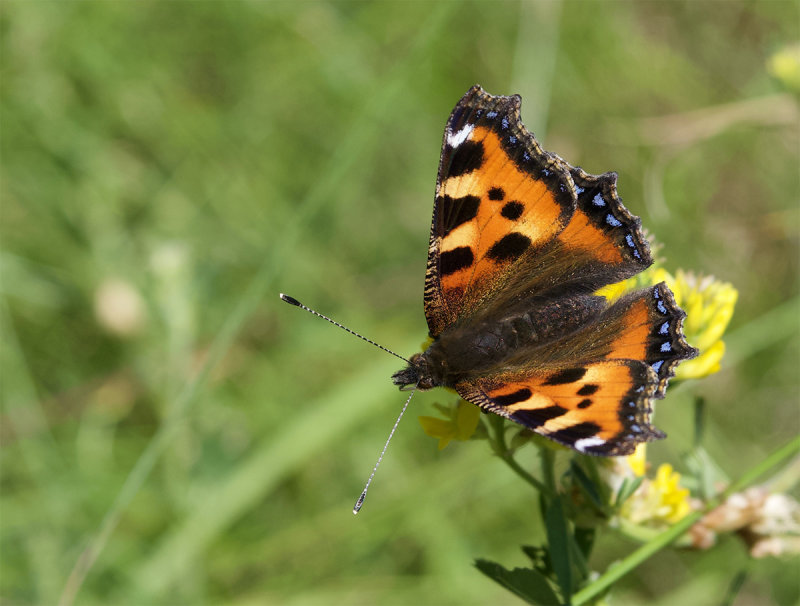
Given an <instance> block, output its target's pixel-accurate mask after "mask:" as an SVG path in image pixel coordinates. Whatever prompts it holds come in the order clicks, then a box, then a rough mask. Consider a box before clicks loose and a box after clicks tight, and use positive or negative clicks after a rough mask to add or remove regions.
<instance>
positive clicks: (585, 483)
mask: <svg viewBox="0 0 800 606" xmlns="http://www.w3.org/2000/svg"><path fill="white" fill-rule="evenodd" d="M570 470H571V471H572V476H573V477H574V478H575V479H576V480H577V482H578V486H580V488H581V491H582V492H583V493H584V494H585V495H586V496H587V497H588V499H589V500H590V501H591V503H592V505H594V507H595V509H597V510H599V511H601V512H603V513H606V509H607V506H606V503H604V502H603V500H602V497H601V496H600V492H599V491H598V490H597V487H596V485H595V483H594V482H592V480H590V479H589V476H587V475H586V472H585V471H583V469H581V466H580V465H578V463H576V461H575V459H573V460H572V461H571V462H570Z"/></svg>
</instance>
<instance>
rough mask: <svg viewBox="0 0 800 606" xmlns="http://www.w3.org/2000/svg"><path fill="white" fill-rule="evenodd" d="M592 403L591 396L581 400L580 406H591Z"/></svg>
mask: <svg viewBox="0 0 800 606" xmlns="http://www.w3.org/2000/svg"><path fill="white" fill-rule="evenodd" d="M591 405H592V401H591V400H590V399H589V398H584V399H583V400H581V401H580V402H578V408H589V407H590V406H591Z"/></svg>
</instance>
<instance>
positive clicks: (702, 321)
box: [654, 269, 739, 379]
mask: <svg viewBox="0 0 800 606" xmlns="http://www.w3.org/2000/svg"><path fill="white" fill-rule="evenodd" d="M654 274H655V276H654V277H655V279H656V281H659V282H660V281H662V280H663V281H665V282H666V283H667V285H668V286H669V287H670V289H671V290H672V292H673V294H674V295H675V301H676V302H677V303H678V305H679V306H680V307H681V308H683V310H684V311H685V312H686V319H685V320H684V321H683V333H684V335H686V340H687V341H688V342H689V343H690V344H691V345H694V346H695V347H696V348H697V349H699V350H700V355H699V356H697V357H696V358H694V359H693V360H686V361H685V362H683V363H681V364H680V366H678V368H677V370H676V372H675V378H676V379H698V378H700V377H705V376H708V375H711V374H714V373H715V372H717V371H718V370H719V367H720V364H719V362H720V360H721V359H722V356H723V354H724V353H725V343H724V342H723V341H722V335H723V334H724V333H725V330H726V329H727V328H728V324H729V323H730V321H731V317H733V309H734V307H735V306H736V300H737V299H738V298H739V292H738V291H737V290H736V289H735V288H734V287H733V286H732V285H731V284H729V283H727V282H720V281H719V280H716V279H715V278H714V277H713V276H705V277H698V276H695V275H694V274H691V273H687V272H684V271H681V270H678V271H677V273H676V274H675V277H672V276H671V275H670V274H668V273H667V272H666V271H664V270H663V269H657V270H656V271H655V272H654Z"/></svg>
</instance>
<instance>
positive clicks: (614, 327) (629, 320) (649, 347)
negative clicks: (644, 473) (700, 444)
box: [456, 283, 694, 455]
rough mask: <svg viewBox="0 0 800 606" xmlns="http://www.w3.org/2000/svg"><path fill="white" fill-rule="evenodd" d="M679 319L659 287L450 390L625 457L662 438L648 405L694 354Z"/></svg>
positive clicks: (563, 439) (567, 439) (561, 438)
mask: <svg viewBox="0 0 800 606" xmlns="http://www.w3.org/2000/svg"><path fill="white" fill-rule="evenodd" d="M684 315H685V314H684V313H683V311H682V310H680V309H679V308H678V307H677V305H676V304H675V302H674V300H673V298H672V295H671V293H670V292H669V289H668V288H667V287H666V285H665V284H663V283H662V284H658V285H656V286H654V287H651V288H649V289H646V290H641V291H638V292H634V293H631V294H630V295H628V296H626V297H624V298H622V299H621V300H619V301H618V302H616V303H615V304H613V305H611V306H610V307H608V308H607V309H606V310H605V311H604V312H603V313H602V314H600V315H599V316H598V317H597V318H596V319H595V320H594V321H592V322H589V323H586V324H585V325H583V326H582V327H581V328H580V329H578V330H576V331H573V332H571V333H570V334H568V335H566V336H564V337H562V338H561V339H558V340H555V341H554V342H552V343H548V344H547V346H546V347H543V348H540V351H538V352H537V351H531V352H530V353H533V354H534V355H530V353H527V352H525V351H520V352H518V354H516V355H515V356H513V357H512V358H510V359H509V360H507V361H506V362H505V365H504V366H503V368H502V371H500V372H489V373H484V375H483V376H480V375H476V376H474V377H471V378H468V379H467V380H465V381H462V382H461V383H460V384H458V385H456V390H457V391H458V392H459V394H460V395H461V396H462V397H463V398H465V399H467V400H469V401H471V402H473V403H475V404H477V405H479V406H481V407H482V408H484V409H486V410H488V411H490V412H494V413H496V414H500V415H502V416H505V417H508V418H510V419H512V420H513V421H516V422H517V423H520V424H522V425H524V426H526V427H529V428H530V429H533V430H534V431H536V432H537V433H540V434H542V435H545V436H547V437H549V438H551V439H553V440H556V441H557V442H560V443H562V444H566V445H568V446H570V447H572V448H575V449H576V450H579V451H581V452H585V453H589V454H606V455H620V454H629V453H630V452H632V451H633V448H634V447H635V445H636V444H637V443H639V442H644V441H650V440H653V439H657V438H660V437H663V435H664V434H663V433H661V432H660V431H658V430H657V429H655V428H654V427H653V426H652V425H651V424H650V413H651V406H650V405H651V401H652V399H654V398H662V397H663V396H664V390H665V389H666V384H667V381H668V380H669V378H670V377H671V376H672V375H673V369H674V367H675V365H677V364H678V362H680V361H681V360H683V359H685V358H687V357H691V356H692V355H693V354H694V349H693V348H692V347H690V346H689V345H688V344H687V343H686V341H685V339H684V338H683V335H682V332H681V323H682V320H683V317H684ZM541 349H547V351H541Z"/></svg>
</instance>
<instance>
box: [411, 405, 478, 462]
mask: <svg viewBox="0 0 800 606" xmlns="http://www.w3.org/2000/svg"><path fill="white" fill-rule="evenodd" d="M449 416H450V418H449V419H440V418H439V417H419V423H420V425H422V429H423V431H424V432H425V433H426V434H428V435H429V436H431V437H432V438H438V439H439V450H442V449H443V448H444V447H445V446H447V445H448V444H449V443H450V440H461V441H464V440H469V439H470V437H472V434H473V433H475V430H476V429H477V428H478V421H479V420H480V416H481V411H480V408H478V407H477V406H475V404H472V403H470V402H467V401H466V400H459V401H458V404H457V405H455V406H454V407H452V408H451V409H450V411H449Z"/></svg>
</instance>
